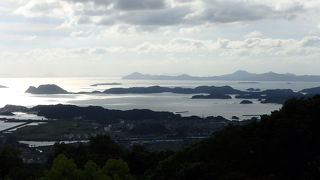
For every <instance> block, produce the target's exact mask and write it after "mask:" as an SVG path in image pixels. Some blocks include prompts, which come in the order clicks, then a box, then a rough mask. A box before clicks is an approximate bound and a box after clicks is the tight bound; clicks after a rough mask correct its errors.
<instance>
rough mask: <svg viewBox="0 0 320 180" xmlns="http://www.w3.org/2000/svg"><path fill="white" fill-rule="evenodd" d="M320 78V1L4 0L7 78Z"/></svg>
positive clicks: (0, 64) (0, 24)
mask: <svg viewBox="0 0 320 180" xmlns="http://www.w3.org/2000/svg"><path fill="white" fill-rule="evenodd" d="M240 69H241V70H247V71H249V72H254V73H263V72H269V71H273V72H278V73H295V74H320V71H319V69H320V0H1V1H0V77H31V76H36V77H48V76H49V77H50V76H66V77H68V76H122V75H126V74H129V73H132V72H141V73H149V74H170V75H177V74H182V73H187V74H190V75H197V76H208V75H220V74H226V73H231V72H234V71H237V70H240Z"/></svg>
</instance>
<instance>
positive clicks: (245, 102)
mask: <svg viewBox="0 0 320 180" xmlns="http://www.w3.org/2000/svg"><path fill="white" fill-rule="evenodd" d="M240 104H253V102H252V101H249V100H242V101H241V102H240Z"/></svg>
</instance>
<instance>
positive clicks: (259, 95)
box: [26, 84, 320, 104]
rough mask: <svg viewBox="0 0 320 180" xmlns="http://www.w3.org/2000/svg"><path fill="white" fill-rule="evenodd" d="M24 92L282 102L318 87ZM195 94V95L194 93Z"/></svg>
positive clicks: (39, 89)
mask: <svg viewBox="0 0 320 180" xmlns="http://www.w3.org/2000/svg"><path fill="white" fill-rule="evenodd" d="M26 93H31V94H151V93H175V94H191V95H192V96H191V97H190V98H192V99H231V98H232V97H231V96H230V95H236V96H235V98H236V99H257V100H258V101H260V102H261V103H277V104H283V103H284V102H285V101H286V100H288V99H290V98H301V97H311V96H313V95H315V94H319V93H320V87H315V88H308V89H303V90H301V91H299V92H295V91H293V90H291V89H267V90H263V91H261V90H260V89H254V88H248V89H247V90H246V91H242V90H238V89H234V88H232V87H230V86H221V87H218V86H198V87H195V88H183V87H161V86H149V87H130V88H110V89H106V90H104V91H93V92H77V93H75V92H68V91H67V90H64V89H62V88H61V87H59V86H57V85H54V84H46V85H40V86H39V87H37V88H36V87H33V86H31V87H29V89H27V91H26ZM194 94H195V95H194Z"/></svg>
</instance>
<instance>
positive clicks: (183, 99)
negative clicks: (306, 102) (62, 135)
mask: <svg viewBox="0 0 320 180" xmlns="http://www.w3.org/2000/svg"><path fill="white" fill-rule="evenodd" d="M97 83H121V85H102V86H91V85H93V84H97ZM41 84H56V85H58V86H60V87H61V88H63V89H65V90H67V91H69V92H80V91H84V92H91V91H95V90H98V91H103V90H106V89H109V88H115V87H123V88H127V87H148V86H155V85H158V86H164V87H189V88H194V87H197V86H203V85H205V86H226V85H228V86H231V87H233V88H235V89H239V90H246V89H248V88H259V89H261V90H266V89H292V90H294V91H300V90H302V89H305V88H312V87H318V86H320V83H319V82H272V81H255V82H244V81H193V80H190V81H189V80H178V81H177V80H123V79H121V77H105V78H102V77H86V78H84V77H81V78H70V77H68V78H0V85H3V86H7V87H8V88H0V106H1V107H3V106H5V105H7V104H11V105H22V106H27V107H33V106H36V105H47V104H73V105H78V106H102V107H104V108H108V109H117V110H129V109H151V110H154V111H170V112H174V113H181V115H182V116H192V115H196V116H200V117H207V116H223V117H225V118H229V119H231V117H232V116H237V117H239V118H240V120H244V119H249V118H250V117H251V116H258V115H263V114H270V113H271V112H272V111H275V110H279V109H280V108H281V105H279V104H272V103H270V104H262V103H260V102H259V101H258V100H253V104H240V101H241V100H242V99H235V98H234V97H233V98H232V99H191V96H192V94H173V93H160V94H120V95H119V94H66V95H32V94H28V93H25V91H26V90H27V89H28V87H29V86H36V87H37V86H39V85H41ZM15 116H16V117H17V119H23V118H29V119H32V116H30V115H28V114H21V113H16V115H15ZM1 117H3V116H1ZM1 117H0V118H1ZM34 118H39V117H34ZM40 118H41V117H40ZM7 127H8V124H7V123H5V122H0V130H1V129H4V128H7Z"/></svg>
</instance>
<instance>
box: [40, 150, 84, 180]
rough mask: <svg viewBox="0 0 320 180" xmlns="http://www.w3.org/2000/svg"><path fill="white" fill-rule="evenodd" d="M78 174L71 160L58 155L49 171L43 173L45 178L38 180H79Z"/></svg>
mask: <svg viewBox="0 0 320 180" xmlns="http://www.w3.org/2000/svg"><path fill="white" fill-rule="evenodd" d="M80 174H81V172H80V171H79V170H78V169H77V166H76V164H75V163H74V162H73V160H72V159H68V158H67V157H66V156H65V155H63V154H60V155H58V156H57V157H56V158H55V159H54V161H53V164H52V167H51V169H50V170H49V171H47V172H45V176H44V177H43V178H40V180H80V179H81V177H80Z"/></svg>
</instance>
